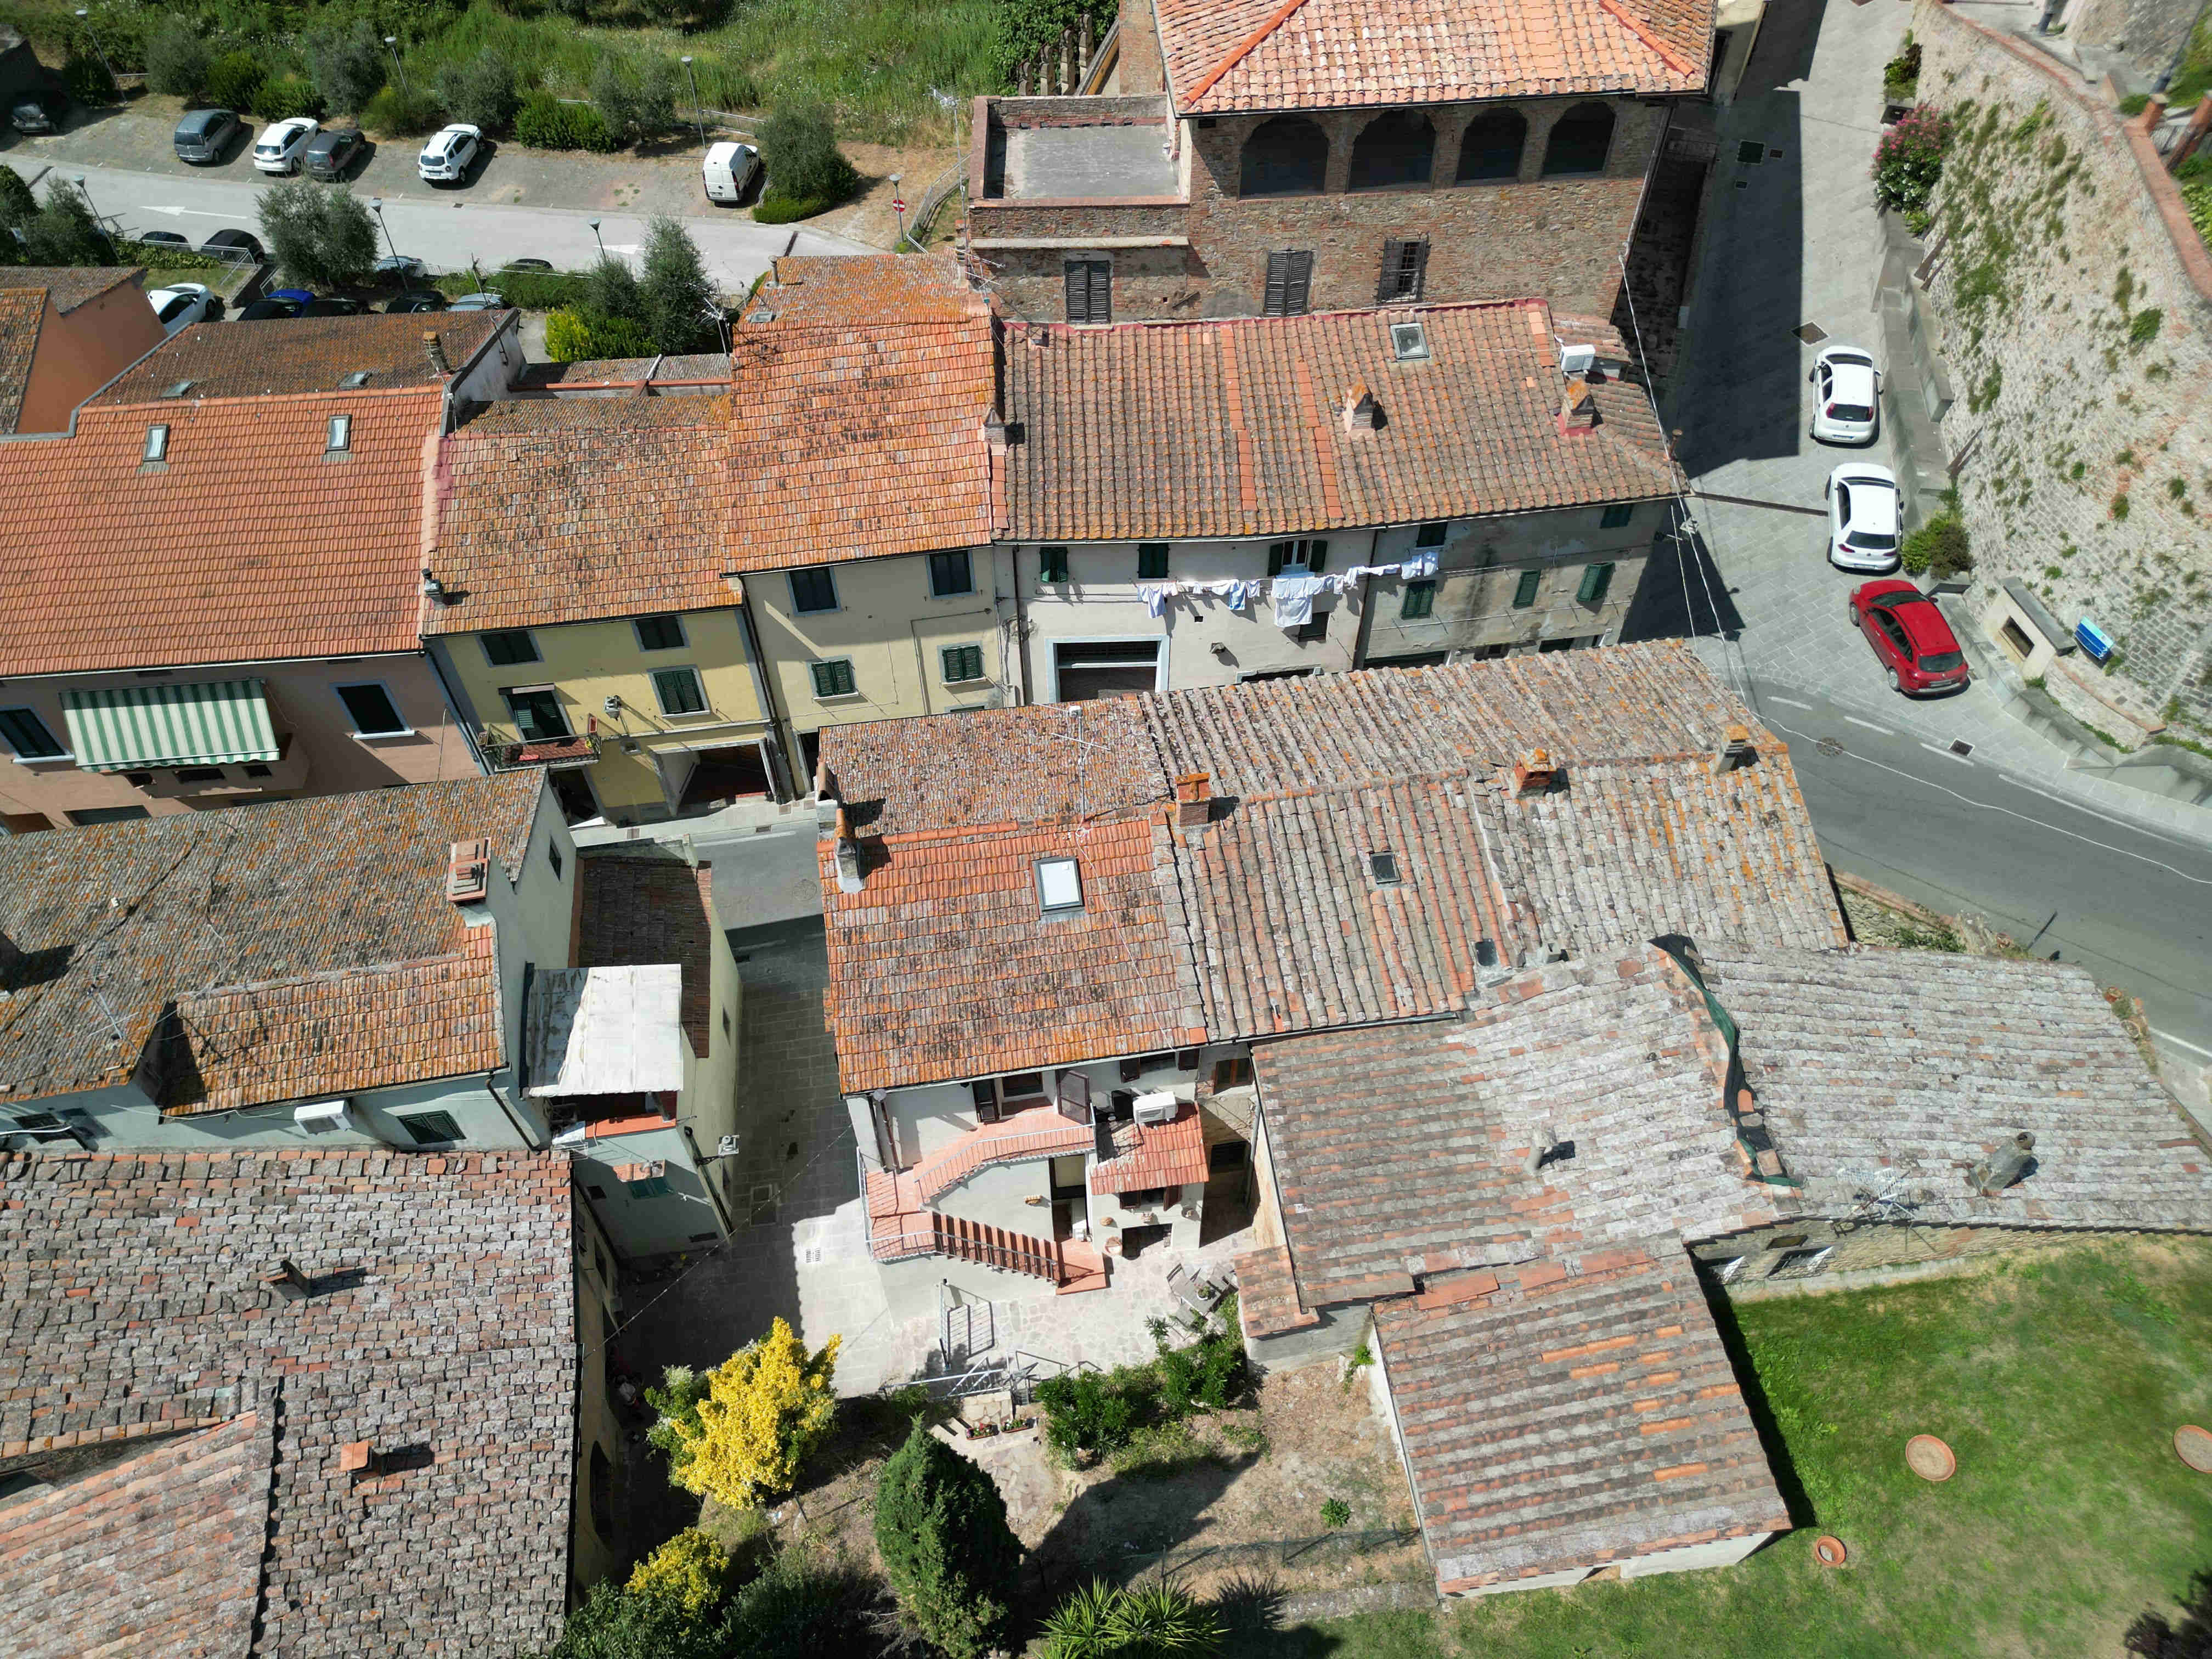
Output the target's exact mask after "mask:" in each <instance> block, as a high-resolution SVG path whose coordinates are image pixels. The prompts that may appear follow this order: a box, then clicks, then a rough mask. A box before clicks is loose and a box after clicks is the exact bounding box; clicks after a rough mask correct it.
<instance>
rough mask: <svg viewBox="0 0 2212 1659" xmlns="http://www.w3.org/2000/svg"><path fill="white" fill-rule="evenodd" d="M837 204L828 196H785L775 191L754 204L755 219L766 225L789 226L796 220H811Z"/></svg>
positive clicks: (763, 195) (768, 192) (765, 194)
mask: <svg viewBox="0 0 2212 1659" xmlns="http://www.w3.org/2000/svg"><path fill="white" fill-rule="evenodd" d="M836 205H837V204H836V203H835V202H833V201H831V200H829V197H826V196H785V195H781V194H780V193H778V192H777V191H773V190H771V191H764V192H763V194H762V196H761V198H760V200H759V201H757V202H756V203H754V204H753V217H754V218H755V219H756V220H757V221H759V222H761V223H762V224H764V225H787V224H789V223H791V222H793V220H795V219H811V218H812V217H813V216H815V215H816V214H817V213H827V212H829V210H830V209H831V208H833V207H835V206H836Z"/></svg>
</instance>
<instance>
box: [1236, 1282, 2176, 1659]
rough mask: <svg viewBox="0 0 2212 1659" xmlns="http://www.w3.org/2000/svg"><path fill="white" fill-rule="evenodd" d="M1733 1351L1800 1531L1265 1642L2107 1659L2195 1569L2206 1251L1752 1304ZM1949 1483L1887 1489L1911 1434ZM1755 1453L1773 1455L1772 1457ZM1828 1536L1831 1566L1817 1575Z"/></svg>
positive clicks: (1299, 1652) (1404, 1656) (1683, 1654)
mask: <svg viewBox="0 0 2212 1659" xmlns="http://www.w3.org/2000/svg"><path fill="white" fill-rule="evenodd" d="M1739 1318H1740V1321H1741V1330H1742V1339H1743V1342H1744V1344H1745V1346H1746V1347H1747V1349H1748V1352H1750V1355H1751V1357H1752V1361H1753V1366H1754V1368H1755V1369H1756V1370H1757V1372H1758V1375H1759V1385H1760V1389H1761V1390H1762V1391H1763V1393H1764V1394H1765V1399H1766V1401H1767V1403H1768V1405H1769V1407H1771V1413H1772V1424H1773V1425H1774V1426H1775V1427H1776V1428H1777V1429H1778V1431H1779V1434H1780V1437H1781V1439H1782V1441H1783V1442H1784V1443H1785V1444H1786V1445H1787V1447H1788V1452H1789V1461H1790V1466H1791V1468H1793V1469H1794V1472H1795V1479H1796V1485H1797V1486H1798V1487H1799V1488H1800V1490H1801V1491H1802V1500H1800V1499H1799V1498H1798V1497H1797V1494H1796V1493H1790V1492H1787V1489H1786V1488H1785V1493H1786V1495H1789V1496H1790V1497H1791V1498H1792V1501H1793V1505H1795V1506H1796V1507H1797V1508H1798V1509H1799V1510H1800V1511H1801V1512H1800V1513H1799V1515H1798V1519H1799V1521H1800V1522H1801V1527H1802V1529H1801V1530H1799V1531H1797V1532H1796V1533H1794V1534H1790V1535H1788V1536H1785V1537H1784V1538H1781V1539H1779V1540H1778V1541H1775V1542H1774V1543H1773V1544H1771V1545H1770V1546H1768V1547H1767V1548H1766V1549H1765V1550H1763V1551H1761V1552H1760V1553H1759V1554H1757V1555H1755V1556H1753V1557H1752V1558H1751V1559H1749V1560H1747V1561H1746V1562H1743V1563H1742V1564H1741V1565H1738V1566H1735V1567H1732V1568H1729V1569H1726V1570H1724V1571H1718V1572H1702V1573H1683V1574H1678V1575H1671V1576H1668V1577H1658V1578H1648V1579H1643V1580H1639V1581H1637V1582H1634V1583H1591V1584H1587V1585H1584V1586H1583V1587H1581V1588H1579V1589H1574V1590H1571V1591H1551V1590H1543V1591H1534V1592H1528V1593H1524V1594H1521V1595H1500V1596H1496V1597H1492V1598H1488V1599H1486V1600H1483V1601H1474V1602H1468V1603H1462V1604H1461V1605H1460V1606H1458V1607H1455V1608H1453V1609H1452V1610H1451V1611H1450V1612H1449V1613H1444V1614H1442V1615H1431V1614H1428V1613H1392V1614H1377V1615H1372V1616H1370V1617H1367V1618H1361V1619H1352V1620H1341V1621H1335V1622H1332V1623H1328V1624H1325V1625H1322V1626H1312V1627H1308V1628H1306V1629H1303V1630H1300V1631H1297V1632H1288V1633H1286V1634H1285V1636H1282V1637H1278V1638H1275V1639H1274V1641H1273V1644H1271V1645H1269V1646H1267V1647H1266V1648H1264V1649H1263V1648H1261V1647H1258V1646H1255V1647H1253V1648H1252V1651H1253V1652H1255V1653H1257V1652H1260V1651H1268V1652H1272V1653H1279V1654H1284V1655H1289V1656H1295V1659H1309V1656H1315V1659H1317V1656H1321V1655H1328V1656H1331V1659H1417V1656H1431V1655H1437V1656H1443V1655H1452V1656H1458V1655H1468V1656H1475V1655H1483V1656H1488V1655H1497V1656H1501V1659H1504V1656H1510V1659H1553V1656H1558V1659H1568V1656H1616V1655H1617V1656H1634V1659H1675V1656H1680V1659H1735V1656H1741V1659H1753V1656H1762V1659H1763V1656H1778V1655H1788V1656H1790V1659H1859V1656H1864V1659H1899V1656H1914V1659H1921V1656H1948V1655H1956V1656H1958V1659H1992V1656H2005V1655H2050V1656H2053V1659H2084V1656H2092V1655H2114V1656H2117V1655H2118V1653H2119V1652H2120V1636H2121V1632H2123V1631H2124V1630H2125V1629H2126V1627H2127V1626H2128V1624H2129V1623H2130V1621H2131V1620H2133V1619H2134V1618H2135V1617H2136V1615H2137V1614H2139V1613H2142V1612H2143V1611H2144V1610H2145V1609H2147V1608H2154V1609H2157V1610H2160V1611H2162V1612H2166V1613H2171V1612H2172V1607H2173V1604H2174V1602H2175V1601H2177V1600H2178V1598H2179V1596H2180V1595H2182V1594H2184V1593H2185V1591H2186V1589H2187V1588H2188V1585H2189V1582H2190V1578H2191V1575H2192V1574H2194V1573H2197V1572H2200V1571H2207V1570H2212V1476H2208V1475H2202V1474H2194V1473H2192V1472H2191V1470H2190V1469H2189V1468H2187V1467H2186V1466H2185V1464H2183V1463H2182V1462H2181V1461H2180V1460H2179V1458H2177V1457H2176V1456H2175V1455H2174V1453H2173V1444H2172V1434H2173V1430H2174V1428H2175V1427H2176V1425H2179V1424H2182V1423H2185V1422H2195V1423H2202V1424H2207V1425H2212V1242H2205V1241H2194V1240H2184V1241H2178V1242H2176V1243H2172V1244H2170V1245H2167V1244H2153V1245H2142V1246H2130V1245H2113V1246H2099V1247H2087V1248H2079V1249H2069V1250H2066V1251H2063V1252H2052V1253H2051V1254H2050V1255H2045V1256H2041V1257H2038V1256H2034V1255H2029V1256H2024V1257H2021V1258H2018V1259H2016V1260H2015V1261H2011V1262H2009V1263H2008V1264H2006V1265H2004V1266H2002V1267H1999V1268H1998V1269H1997V1270H1996V1271H1995V1272H1993V1273H1989V1274H1986V1275H1984V1276H1980V1277H1975V1278H1969V1279H1945V1280H1936V1281H1930V1282H1926V1283H1922V1284H1918V1285H1905V1286H1900V1287H1898V1288H1895V1289H1890V1290H1881V1291H1862V1292H1858V1293H1856V1294H1852V1295H1840V1296H1820V1297H1796V1298H1791V1299H1784V1300H1780V1301H1774V1302H1766V1303H1755V1304H1749V1305H1747V1306H1745V1307H1743V1308H1742V1309H1741V1310H1739ZM1921 1431H1926V1432H1929V1433H1934V1434H1937V1435H1940V1436H1942V1437H1943V1438H1944V1439H1945V1440H1947V1441H1948V1442H1949V1443H1950V1444H1951V1446H1952V1449H1954V1451H1956V1452H1957V1454H1958V1456H1959V1472H1958V1474H1956V1475H1954V1477H1953V1478H1952V1479H1951V1480H1949V1481H1948V1482H1946V1483H1944V1484H1943V1485H1941V1486H1931V1485H1929V1484H1928V1483H1926V1482H1924V1481H1923V1480H1919V1479H1918V1478H1917V1476H1915V1475H1913V1474H1911V1473H1910V1472H1909V1471H1907V1470H1906V1468H1905V1463H1904V1459H1903V1450H1904V1445H1905V1439H1906V1437H1908V1436H1910V1435H1911V1434H1914V1433H1917V1432H1921ZM1770 1444H1771V1442H1770ZM1820 1532H1832V1533H1835V1534H1837V1535H1838V1536H1839V1537H1841V1538H1842V1539H1843V1540H1844V1541H1845V1542H1846V1543H1847V1544H1848V1545H1849V1546H1850V1551H1851V1565H1850V1567H1849V1568H1847V1569H1845V1570H1844V1571H1839V1572H1838V1571H1828V1570H1826V1569H1825V1568H1822V1567H1820V1566H1819V1565H1816V1564H1815V1563H1814V1560H1813V1559H1812V1553H1811V1546H1812V1541H1813V1539H1814V1536H1815V1535H1816V1534H1818V1533H1820Z"/></svg>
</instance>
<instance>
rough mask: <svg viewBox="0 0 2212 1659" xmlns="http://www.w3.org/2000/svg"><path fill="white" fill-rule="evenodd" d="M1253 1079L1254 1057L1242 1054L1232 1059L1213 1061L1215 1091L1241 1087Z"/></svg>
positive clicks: (1217, 1092)
mask: <svg viewBox="0 0 2212 1659" xmlns="http://www.w3.org/2000/svg"><path fill="white" fill-rule="evenodd" d="M1251 1080H1252V1057H1251V1056H1250V1055H1249V1054H1240V1055H1238V1056H1237V1057H1236V1058H1234V1059H1231V1060H1215V1061H1214V1062H1213V1092H1214V1093H1216V1094H1219V1093H1220V1092H1221V1091H1223V1090H1224V1089H1241V1088H1243V1086H1244V1085H1246V1084H1248V1083H1249V1082H1250V1081H1251Z"/></svg>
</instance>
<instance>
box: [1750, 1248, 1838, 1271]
mask: <svg viewBox="0 0 2212 1659" xmlns="http://www.w3.org/2000/svg"><path fill="white" fill-rule="evenodd" d="M1832 1249H1835V1246H1833V1245H1832V1244H1824V1245H1821V1246H1820V1248H1818V1249H1810V1250H1788V1251H1785V1252H1784V1254H1783V1255H1782V1259H1781V1260H1780V1261H1777V1262H1776V1263H1775V1264H1774V1266H1773V1267H1771V1268H1769V1269H1768V1270H1767V1273H1766V1275H1765V1276H1766V1277H1767V1278H1769V1279H1809V1278H1811V1277H1812V1276H1813V1275H1814V1273H1818V1272H1820V1269H1821V1267H1823V1266H1824V1265H1825V1264H1826V1261H1827V1260H1828V1255H1829V1252H1830V1251H1832Z"/></svg>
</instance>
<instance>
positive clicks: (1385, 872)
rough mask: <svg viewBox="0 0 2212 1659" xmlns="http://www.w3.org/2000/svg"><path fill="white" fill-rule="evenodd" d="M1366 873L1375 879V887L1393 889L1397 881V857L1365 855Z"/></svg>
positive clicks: (1392, 854) (1390, 855) (1395, 855)
mask: <svg viewBox="0 0 2212 1659" xmlns="http://www.w3.org/2000/svg"><path fill="white" fill-rule="evenodd" d="M1367 873H1368V874H1370V875H1371V876H1373V877H1374V878H1375V884H1376V886H1377V887H1395V886H1396V885H1397V884H1398V881H1399V876H1398V855H1397V854H1395V853H1370V854H1368V855H1367Z"/></svg>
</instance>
